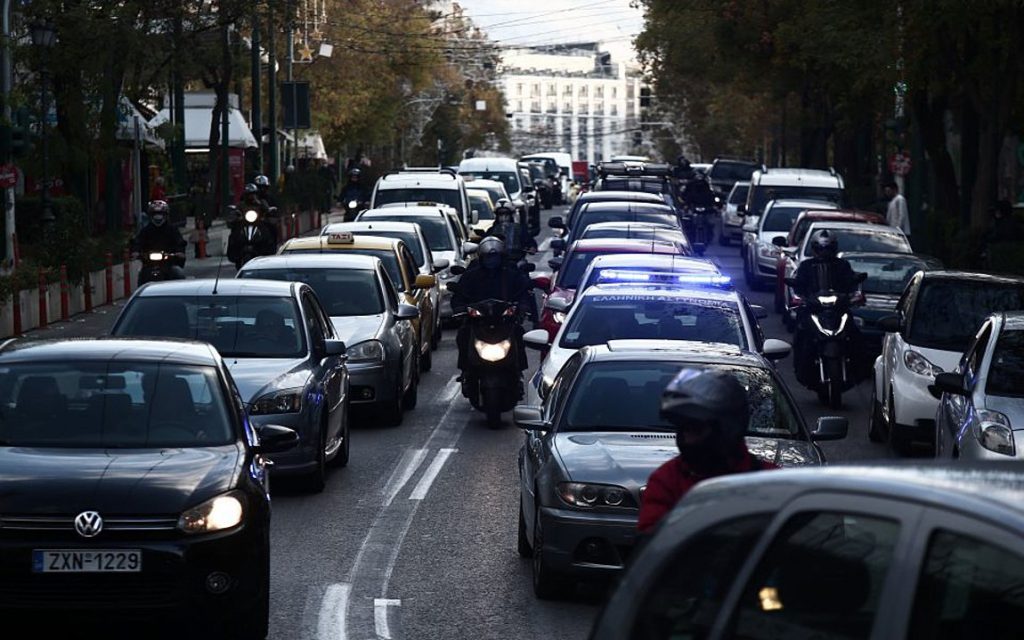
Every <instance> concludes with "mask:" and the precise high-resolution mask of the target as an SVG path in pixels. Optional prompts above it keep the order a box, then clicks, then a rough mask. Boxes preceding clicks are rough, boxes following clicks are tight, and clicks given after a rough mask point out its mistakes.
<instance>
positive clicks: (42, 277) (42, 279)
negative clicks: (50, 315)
mask: <svg viewBox="0 0 1024 640" xmlns="http://www.w3.org/2000/svg"><path fill="white" fill-rule="evenodd" d="M46 324H47V322H46V272H44V271H43V270H42V269H40V270H39V327H40V328H42V327H45V326H46Z"/></svg>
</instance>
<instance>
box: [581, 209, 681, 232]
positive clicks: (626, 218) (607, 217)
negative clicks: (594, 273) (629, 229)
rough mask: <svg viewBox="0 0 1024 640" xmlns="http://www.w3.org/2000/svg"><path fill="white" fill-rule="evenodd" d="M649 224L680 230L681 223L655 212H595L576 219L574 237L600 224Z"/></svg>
mask: <svg viewBox="0 0 1024 640" xmlns="http://www.w3.org/2000/svg"><path fill="white" fill-rule="evenodd" d="M619 221H621V222H649V223H651V224H660V225H666V226H671V227H675V228H679V221H678V219H677V218H676V217H675V215H673V214H671V213H667V212H666V213H656V212H653V211H650V210H648V211H629V212H627V211H594V212H588V213H586V214H585V215H582V216H579V217H577V219H576V227H575V229H573V231H572V234H573V237H579V235H581V234H582V233H583V232H584V230H586V228H587V227H589V226H590V225H592V224H597V223H598V222H619Z"/></svg>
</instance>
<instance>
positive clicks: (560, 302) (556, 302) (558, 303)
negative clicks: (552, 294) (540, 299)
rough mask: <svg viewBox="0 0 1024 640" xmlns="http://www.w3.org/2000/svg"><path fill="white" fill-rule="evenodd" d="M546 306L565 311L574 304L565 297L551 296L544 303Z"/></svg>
mask: <svg viewBox="0 0 1024 640" xmlns="http://www.w3.org/2000/svg"><path fill="white" fill-rule="evenodd" d="M544 306H546V307H547V308H549V309H552V310H553V311H559V312H561V313H565V312H566V311H568V310H569V307H571V306H572V303H571V302H569V301H568V300H566V299H565V298H554V299H551V298H549V299H548V301H547V302H545V303H544Z"/></svg>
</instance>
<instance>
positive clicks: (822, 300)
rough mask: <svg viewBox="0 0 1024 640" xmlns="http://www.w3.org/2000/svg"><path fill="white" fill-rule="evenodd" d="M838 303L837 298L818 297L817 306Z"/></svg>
mask: <svg viewBox="0 0 1024 640" xmlns="http://www.w3.org/2000/svg"><path fill="white" fill-rule="evenodd" d="M837 302H839V296H818V304H820V305H833V304H835V303H837Z"/></svg>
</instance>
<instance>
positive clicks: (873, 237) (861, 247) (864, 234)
mask: <svg viewBox="0 0 1024 640" xmlns="http://www.w3.org/2000/svg"><path fill="white" fill-rule="evenodd" d="M818 231H821V229H818V230H817V231H815V232H814V233H817V232H818ZM828 231H829V233H831V234H833V235H834V236H836V238H837V240H838V242H839V251H856V252H858V253H910V245H909V244H907V239H906V238H905V237H904V236H902V235H899V234H896V233H890V232H885V231H871V230H870V228H867V226H866V225H865V229H864V230H863V231H861V230H853V229H829V230H828ZM805 235H806V234H805ZM811 245H812V243H811V242H807V244H806V245H805V246H804V256H809V255H811V250H812V249H813V247H812V246H811Z"/></svg>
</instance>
